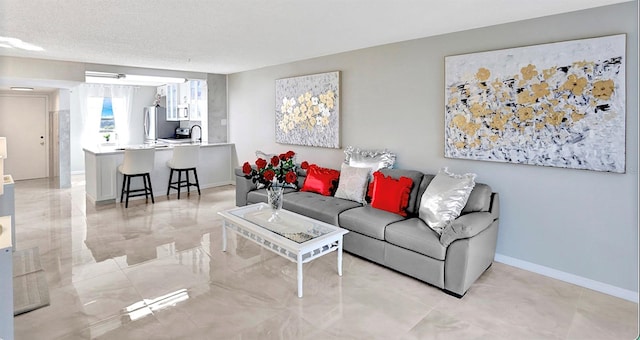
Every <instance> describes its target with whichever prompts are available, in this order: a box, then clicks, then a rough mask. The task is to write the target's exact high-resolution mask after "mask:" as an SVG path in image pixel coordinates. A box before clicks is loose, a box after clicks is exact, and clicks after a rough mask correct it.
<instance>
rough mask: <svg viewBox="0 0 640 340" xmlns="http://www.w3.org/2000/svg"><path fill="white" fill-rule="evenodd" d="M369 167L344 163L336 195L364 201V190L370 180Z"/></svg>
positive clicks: (359, 201)
mask: <svg viewBox="0 0 640 340" xmlns="http://www.w3.org/2000/svg"><path fill="white" fill-rule="evenodd" d="M369 172H370V169H369V168H358V167H353V166H349V165H347V164H344V163H342V166H341V168H340V181H339V182H338V190H336V194H335V197H338V198H344V199H347V200H352V201H356V202H358V203H362V202H364V194H365V192H364V190H365V187H366V186H367V183H368V182H369Z"/></svg>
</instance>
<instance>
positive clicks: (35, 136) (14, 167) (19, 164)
mask: <svg viewBox="0 0 640 340" xmlns="http://www.w3.org/2000/svg"><path fill="white" fill-rule="evenodd" d="M0 136H4V137H7V159H5V161H4V172H5V174H8V175H11V176H12V177H13V179H14V180H24V179H34V178H45V177H49V164H48V163H49V162H48V150H49V145H48V136H47V97H46V96H38V95H35V96H20V95H8V94H0Z"/></svg>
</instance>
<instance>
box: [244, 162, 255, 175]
mask: <svg viewBox="0 0 640 340" xmlns="http://www.w3.org/2000/svg"><path fill="white" fill-rule="evenodd" d="M251 170H253V169H251V164H249V162H244V164H243V165H242V172H244V174H245V175H249V174H250V173H251Z"/></svg>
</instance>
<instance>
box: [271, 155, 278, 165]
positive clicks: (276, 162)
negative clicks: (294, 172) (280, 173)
mask: <svg viewBox="0 0 640 340" xmlns="http://www.w3.org/2000/svg"><path fill="white" fill-rule="evenodd" d="M278 164H280V159H279V158H278V156H273V157H271V165H273V166H278Z"/></svg>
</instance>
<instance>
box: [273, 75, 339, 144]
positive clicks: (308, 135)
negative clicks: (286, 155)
mask: <svg viewBox="0 0 640 340" xmlns="http://www.w3.org/2000/svg"><path fill="white" fill-rule="evenodd" d="M275 110H276V142H277V143H283V144H296V145H306V146H319V147H325V148H340V72H338V71H335V72H328V73H321V74H312V75H307V76H300V77H293V78H286V79H278V80H276V107H275Z"/></svg>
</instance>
